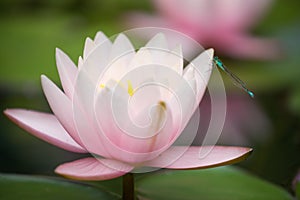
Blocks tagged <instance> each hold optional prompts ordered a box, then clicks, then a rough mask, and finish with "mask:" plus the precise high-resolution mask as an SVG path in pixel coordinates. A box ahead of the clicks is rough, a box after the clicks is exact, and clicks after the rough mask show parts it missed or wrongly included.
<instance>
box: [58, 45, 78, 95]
mask: <svg viewBox="0 0 300 200" xmlns="http://www.w3.org/2000/svg"><path fill="white" fill-rule="evenodd" d="M56 65H57V69H58V73H59V77H60V81H61V83H62V87H63V89H64V91H65V93H66V95H67V96H68V97H69V98H70V99H72V96H73V91H74V84H75V79H76V75H77V68H76V66H75V64H74V63H73V61H72V60H71V59H70V58H69V57H68V56H67V55H66V54H65V53H64V52H63V51H61V50H60V49H58V48H56Z"/></svg>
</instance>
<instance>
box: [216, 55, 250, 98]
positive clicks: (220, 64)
mask: <svg viewBox="0 0 300 200" xmlns="http://www.w3.org/2000/svg"><path fill="white" fill-rule="evenodd" d="M213 62H214V64H215V65H216V66H217V67H219V68H220V69H221V70H223V71H224V72H225V73H226V74H227V75H228V76H229V77H230V78H231V79H232V81H233V83H234V84H235V85H236V86H237V87H239V88H241V89H242V90H244V91H245V92H247V93H248V95H249V96H250V97H251V98H254V93H253V92H251V91H250V90H249V89H248V88H247V87H246V84H245V83H244V82H243V81H242V80H241V79H240V78H239V77H237V76H236V75H234V74H233V73H232V72H231V71H229V69H228V68H227V67H226V66H225V65H224V64H223V62H222V61H221V60H220V59H219V58H218V57H217V56H215V57H214V59H213Z"/></svg>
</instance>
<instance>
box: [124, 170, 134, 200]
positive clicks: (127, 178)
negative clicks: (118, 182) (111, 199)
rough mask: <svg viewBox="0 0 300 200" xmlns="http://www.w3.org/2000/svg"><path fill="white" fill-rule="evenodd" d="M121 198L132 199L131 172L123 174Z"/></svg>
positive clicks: (132, 182)
mask: <svg viewBox="0 0 300 200" xmlns="http://www.w3.org/2000/svg"><path fill="white" fill-rule="evenodd" d="M122 199H123V200H134V176H133V174H132V173H128V174H125V175H124V176H123V198H122Z"/></svg>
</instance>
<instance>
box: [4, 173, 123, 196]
mask: <svg viewBox="0 0 300 200" xmlns="http://www.w3.org/2000/svg"><path fill="white" fill-rule="evenodd" d="M0 199H6V200H14V199H18V200H19V199H22V200H27V199H28V200H40V199H43V200H57V199H66V200H67V199H72V200H76V199H78V200H82V199H84V200H94V199H95V200H96V199H97V200H99V199H120V196H119V195H117V194H114V193H111V192H107V191H105V190H102V189H100V188H95V187H92V186H90V185H84V184H80V183H77V182H69V181H63V180H59V179H54V178H44V177H36V176H24V175H7V174H0Z"/></svg>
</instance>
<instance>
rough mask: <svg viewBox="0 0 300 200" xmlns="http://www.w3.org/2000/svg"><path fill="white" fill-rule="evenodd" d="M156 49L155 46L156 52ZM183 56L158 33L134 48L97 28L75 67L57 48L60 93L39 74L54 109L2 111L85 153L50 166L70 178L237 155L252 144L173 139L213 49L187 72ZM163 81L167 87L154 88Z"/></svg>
mask: <svg viewBox="0 0 300 200" xmlns="http://www.w3.org/2000/svg"><path fill="white" fill-rule="evenodd" d="M157 48H158V49H160V50H159V51H153V49H157ZM161 50H162V51H161ZM181 54H182V52H181V48H180V46H178V47H176V48H175V49H169V48H168V44H167V42H166V38H165V36H164V35H163V34H158V35H156V36H155V37H153V38H152V39H151V40H150V41H149V42H148V43H147V44H146V46H145V47H143V48H140V50H139V51H137V52H136V51H135V49H134V47H133V45H132V43H131V42H130V40H129V39H128V38H127V37H126V36H125V35H124V34H119V35H118V37H117V38H116V39H115V41H114V42H111V41H110V40H109V39H108V38H107V37H106V36H105V35H104V34H103V33H102V32H98V33H97V35H96V37H95V39H94V40H92V39H90V38H87V39H86V42H85V47H84V52H83V57H80V58H79V63H78V67H76V66H75V64H74V63H73V62H72V61H71V59H70V58H69V57H68V56H67V55H66V54H65V53H63V52H62V51H61V50H59V49H56V64H57V68H58V72H59V76H60V80H61V83H62V88H63V91H62V90H61V89H60V88H59V87H57V86H56V85H55V84H54V83H53V82H52V81H51V80H50V79H48V78H47V77H46V76H45V75H42V76H41V82H42V88H43V91H44V93H45V96H46V98H47V100H48V103H49V105H50V107H51V109H52V111H53V114H50V113H42V112H38V111H31V110H25V109H7V110H5V114H6V115H7V116H8V117H9V118H10V119H11V120H12V121H13V122H15V123H16V124H17V125H18V126H20V127H21V128H23V129H25V130H26V131H28V132H30V133H31V134H33V135H35V136H36V137H38V138H40V139H42V140H45V141H46V142H49V143H51V144H53V145H55V146H57V147H60V148H62V149H65V150H68V151H71V152H76V153H90V156H89V157H87V158H83V159H79V160H75V161H73V162H69V163H64V164H61V165H59V166H58V167H57V168H56V169H55V172H56V173H58V174H61V175H63V176H66V177H69V178H73V179H79V180H106V179H112V178H116V177H119V176H122V175H124V174H126V173H129V172H132V171H133V170H135V169H136V168H140V167H142V166H149V167H154V168H169V169H199V168H207V167H213V166H219V165H224V164H230V163H234V162H237V161H239V160H241V159H242V158H244V157H246V156H247V155H248V154H249V153H250V152H251V149H250V148H246V147H232V146H214V147H211V146H176V145H173V144H174V142H175V141H176V139H178V137H179V136H180V134H181V133H182V131H183V130H184V128H185V127H186V125H187V123H188V121H189V120H190V118H191V117H192V115H193V113H194V111H195V109H196V108H197V107H198V105H199V102H200V100H201V98H202V96H203V94H204V92H205V89H206V85H207V82H208V80H209V77H210V72H211V68H212V58H213V49H209V50H206V51H205V52H203V53H202V54H200V55H199V56H198V57H196V58H195V59H194V60H193V61H192V63H191V64H189V65H188V66H187V67H186V68H185V70H183V59H182V56H181ZM174 55H176V56H174ZM196 71H198V72H199V73H200V75H199V74H198V73H197V72H196ZM174 77H175V78H174ZM160 80H163V81H165V83H166V86H167V87H164V88H162V87H158V85H160V84H161V82H159V81H160ZM150 83H151V84H150ZM156 83H159V84H156ZM170 88H172V90H174V91H175V93H176V98H175V97H174V95H173V94H172V93H170V92H169V90H170ZM143 91H146V93H145V92H143ZM178 99H179V100H180V106H181V107H182V110H181V111H182V112H179V109H178V107H177V104H176V102H177V100H178ZM153 102H154V103H155V102H156V104H155V105H153ZM150 105H151V106H152V107H151V109H150V110H149V106H150ZM128 109H130V110H131V111H132V112H130V113H128V112H127V111H128ZM149 115H150V116H149ZM149 118H151V120H150V121H149ZM132 121H134V122H136V123H137V124H138V125H139V126H133V125H136V124H132ZM208 148H211V151H210V152H209V154H208V155H206V156H205V157H201V158H200V157H199V151H200V150H205V149H208Z"/></svg>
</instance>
